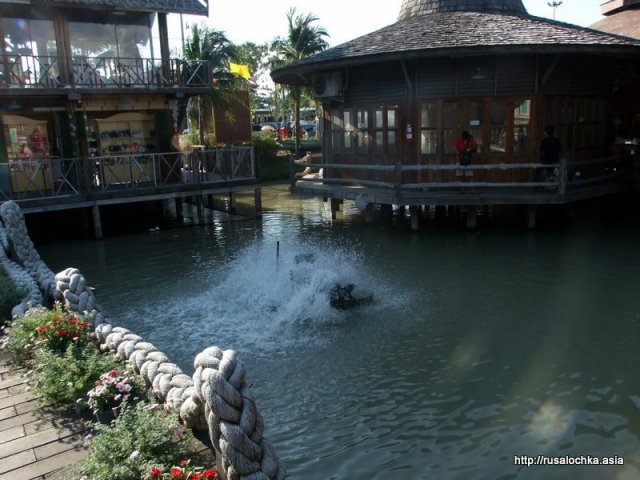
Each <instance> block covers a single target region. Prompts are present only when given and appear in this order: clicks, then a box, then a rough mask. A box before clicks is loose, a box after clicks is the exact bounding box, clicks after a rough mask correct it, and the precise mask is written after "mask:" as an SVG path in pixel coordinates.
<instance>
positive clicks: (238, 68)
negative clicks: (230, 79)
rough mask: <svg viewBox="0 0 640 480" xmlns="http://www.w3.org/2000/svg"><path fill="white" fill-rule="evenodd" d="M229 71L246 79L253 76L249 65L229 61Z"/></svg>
mask: <svg viewBox="0 0 640 480" xmlns="http://www.w3.org/2000/svg"><path fill="white" fill-rule="evenodd" d="M229 71H230V72H231V73H234V74H236V75H240V76H241V77H242V78H244V79H246V80H248V79H249V78H251V73H250V72H249V65H239V64H237V63H231V62H229Z"/></svg>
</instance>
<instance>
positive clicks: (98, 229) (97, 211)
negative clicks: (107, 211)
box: [91, 205, 102, 240]
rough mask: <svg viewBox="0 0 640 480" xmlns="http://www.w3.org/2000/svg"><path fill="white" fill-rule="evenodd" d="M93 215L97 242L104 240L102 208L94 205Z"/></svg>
mask: <svg viewBox="0 0 640 480" xmlns="http://www.w3.org/2000/svg"><path fill="white" fill-rule="evenodd" d="M91 214H92V216H93V234H94V236H95V237H96V240H102V219H101V218H100V207H99V206H98V205H94V206H93V207H91Z"/></svg>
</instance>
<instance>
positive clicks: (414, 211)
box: [409, 205, 422, 232]
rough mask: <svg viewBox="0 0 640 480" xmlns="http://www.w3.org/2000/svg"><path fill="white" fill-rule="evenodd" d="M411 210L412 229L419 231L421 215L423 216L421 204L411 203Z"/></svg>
mask: <svg viewBox="0 0 640 480" xmlns="http://www.w3.org/2000/svg"><path fill="white" fill-rule="evenodd" d="M409 212H410V213H411V231H412V232H417V231H418V230H420V219H421V218H420V217H421V216H422V215H421V214H422V209H421V208H420V206H419V205H411V206H410V207H409Z"/></svg>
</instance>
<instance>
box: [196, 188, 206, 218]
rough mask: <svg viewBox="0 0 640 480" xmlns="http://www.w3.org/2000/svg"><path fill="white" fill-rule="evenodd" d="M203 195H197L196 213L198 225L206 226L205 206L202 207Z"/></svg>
mask: <svg viewBox="0 0 640 480" xmlns="http://www.w3.org/2000/svg"><path fill="white" fill-rule="evenodd" d="M202 200H203V199H202V195H196V211H197V212H198V224H199V225H204V206H203V205H202Z"/></svg>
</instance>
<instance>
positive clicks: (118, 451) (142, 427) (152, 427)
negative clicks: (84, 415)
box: [66, 403, 193, 480]
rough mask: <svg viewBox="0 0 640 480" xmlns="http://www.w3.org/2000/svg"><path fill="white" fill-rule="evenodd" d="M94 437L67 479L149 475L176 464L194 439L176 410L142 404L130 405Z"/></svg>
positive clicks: (134, 479)
mask: <svg viewBox="0 0 640 480" xmlns="http://www.w3.org/2000/svg"><path fill="white" fill-rule="evenodd" d="M97 428H98V435H97V436H96V437H95V438H93V439H92V440H91V454H90V455H89V456H88V457H87V458H85V459H84V460H82V461H81V462H80V463H79V464H77V465H76V466H74V467H73V468H72V470H71V471H70V472H69V473H68V474H67V476H66V478H68V479H74V480H77V478H79V476H80V475H86V476H87V477H88V478H90V479H91V480H140V479H148V478H150V471H151V468H152V467H154V466H156V467H157V466H169V465H176V464H178V463H179V461H180V460H181V459H183V458H185V452H186V451H187V449H188V445H189V443H190V442H191V441H192V439H193V435H192V434H191V431H190V430H187V429H186V428H185V427H183V426H182V425H180V423H179V422H178V417H177V414H176V413H167V412H165V411H163V410H162V409H161V407H158V406H149V405H147V404H144V403H139V404H138V405H136V406H135V407H127V408H125V409H124V410H123V412H122V414H121V415H120V416H119V417H118V418H117V419H116V420H115V421H114V422H113V423H112V424H111V426H110V427H107V426H105V425H99V426H98V427H97Z"/></svg>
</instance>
